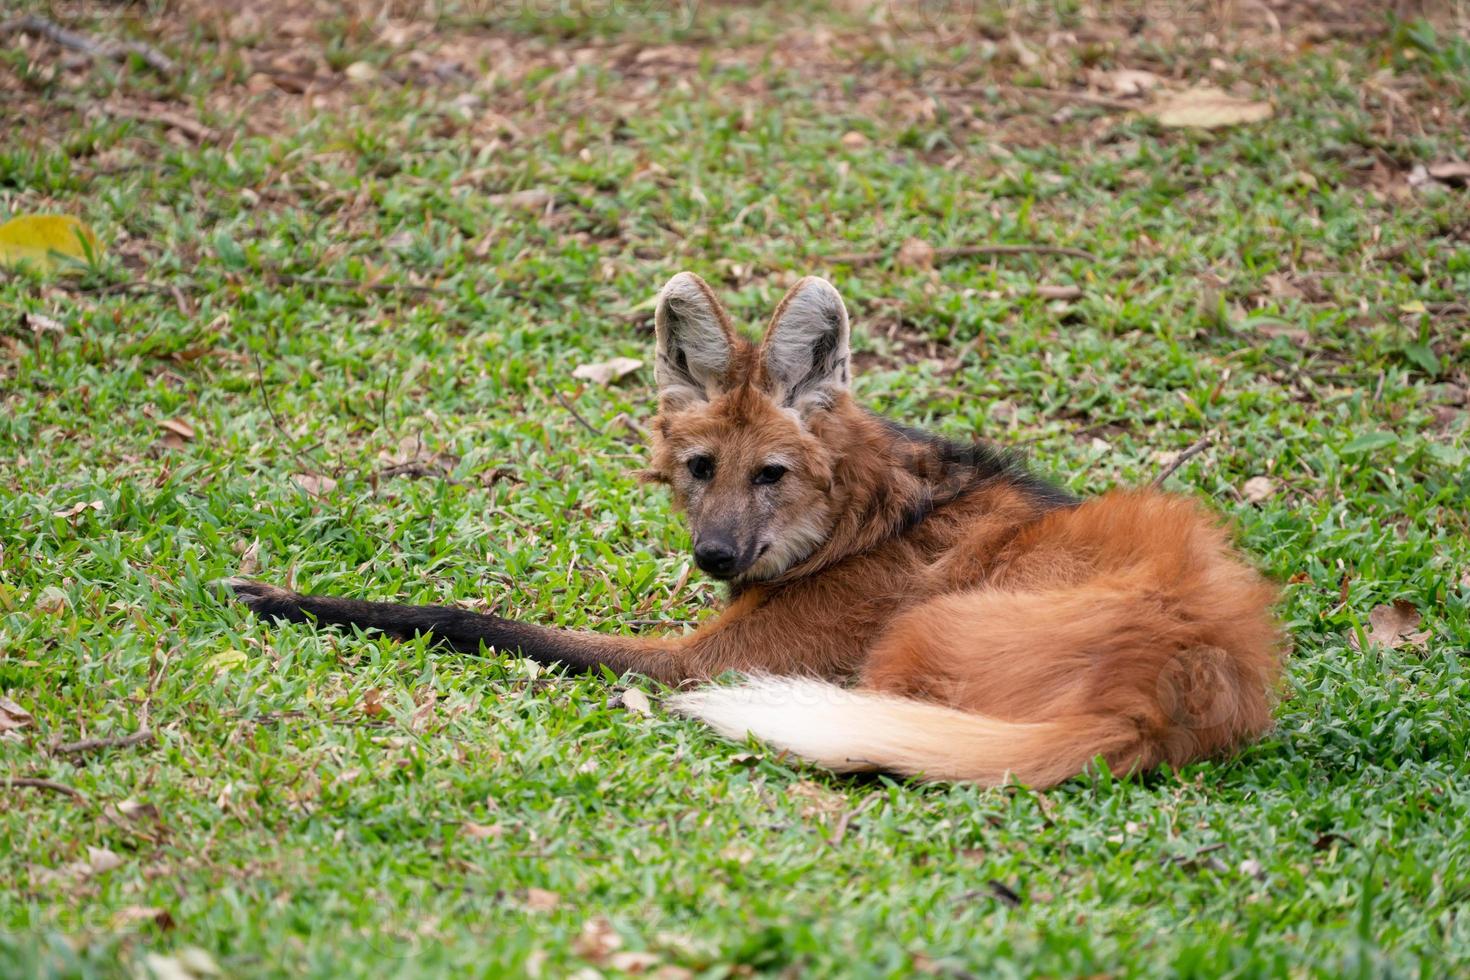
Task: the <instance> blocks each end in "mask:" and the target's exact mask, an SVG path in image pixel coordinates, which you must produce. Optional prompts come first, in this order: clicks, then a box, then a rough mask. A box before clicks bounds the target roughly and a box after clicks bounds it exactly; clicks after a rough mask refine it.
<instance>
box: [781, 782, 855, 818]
mask: <svg viewBox="0 0 1470 980" xmlns="http://www.w3.org/2000/svg"><path fill="white" fill-rule="evenodd" d="M786 796H787V798H789V799H791V800H794V801H795V802H796V803H797V804H798V805H799V806H800V807H801V816H802V818H803V819H805V820H810V819H812V818H814V817H817V818H821V819H826V818H827V817H834V816H837V815H838V814H840V813H842V812H843V811H844V810H846V809H847V799H846V798H845V797H843V796H842V795H841V794H840V793H834V792H832V791H831V790H829V789H827V788H826V787H824V786H819V785H818V784H816V783H814V782H812V781H811V780H808V779H803V780H802V781H801V782H798V783H793V784H791V786H789V787H787V789H786Z"/></svg>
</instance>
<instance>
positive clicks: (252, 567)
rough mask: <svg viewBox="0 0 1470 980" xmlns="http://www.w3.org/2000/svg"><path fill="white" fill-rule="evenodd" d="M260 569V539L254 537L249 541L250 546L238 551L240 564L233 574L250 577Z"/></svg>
mask: <svg viewBox="0 0 1470 980" xmlns="http://www.w3.org/2000/svg"><path fill="white" fill-rule="evenodd" d="M258 571H260V539H259V538H256V539H255V540H254V541H251V542H250V546H249V547H247V548H246V549H245V550H244V551H242V552H240V565H239V567H238V568H237V569H236V570H235V574H236V575H237V576H239V577H240V578H250V577H251V576H252V575H254V574H255V573H256V572H258Z"/></svg>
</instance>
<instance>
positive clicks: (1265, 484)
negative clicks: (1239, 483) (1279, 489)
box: [1240, 476, 1276, 504]
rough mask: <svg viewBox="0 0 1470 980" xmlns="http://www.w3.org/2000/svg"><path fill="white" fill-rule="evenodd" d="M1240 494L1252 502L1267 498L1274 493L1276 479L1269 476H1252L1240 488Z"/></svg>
mask: <svg viewBox="0 0 1470 980" xmlns="http://www.w3.org/2000/svg"><path fill="white" fill-rule="evenodd" d="M1240 493H1241V496H1243V497H1245V499H1246V500H1249V501H1250V502H1251V503H1253V504H1259V503H1260V502H1261V501H1263V500H1269V499H1270V498H1271V497H1272V496H1274V495H1275V493H1276V481H1275V480H1272V479H1271V478H1270V477H1269V476H1253V477H1251V478H1250V479H1249V480H1246V481H1245V486H1243V487H1241V488H1240Z"/></svg>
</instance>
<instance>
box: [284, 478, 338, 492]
mask: <svg viewBox="0 0 1470 980" xmlns="http://www.w3.org/2000/svg"><path fill="white" fill-rule="evenodd" d="M291 479H293V480H295V481H296V485H297V486H298V487H300V488H301V489H303V490H305V491H306V492H307V493H308V494H310V495H311V496H313V497H325V496H326V495H327V494H329V493H331V492H332V491H333V490H335V489H337V481H336V480H334V479H332V478H331V477H330V476H321V475H320V474H317V473H297V474H295V475H293V476H292V477H291Z"/></svg>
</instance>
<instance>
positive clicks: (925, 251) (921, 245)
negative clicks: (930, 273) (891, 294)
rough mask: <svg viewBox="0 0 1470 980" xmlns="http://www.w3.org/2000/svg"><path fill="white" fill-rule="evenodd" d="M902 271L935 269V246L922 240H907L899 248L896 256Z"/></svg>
mask: <svg viewBox="0 0 1470 980" xmlns="http://www.w3.org/2000/svg"><path fill="white" fill-rule="evenodd" d="M894 261H895V262H897V263H898V267H899V268H900V269H932V268H934V246H933V245H930V244H929V243H928V242H926V241H924V239H922V238H910V239H907V240H906V241H905V242H904V243H903V244H902V245H900V246H899V247H898V254H897V255H896V256H894Z"/></svg>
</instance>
